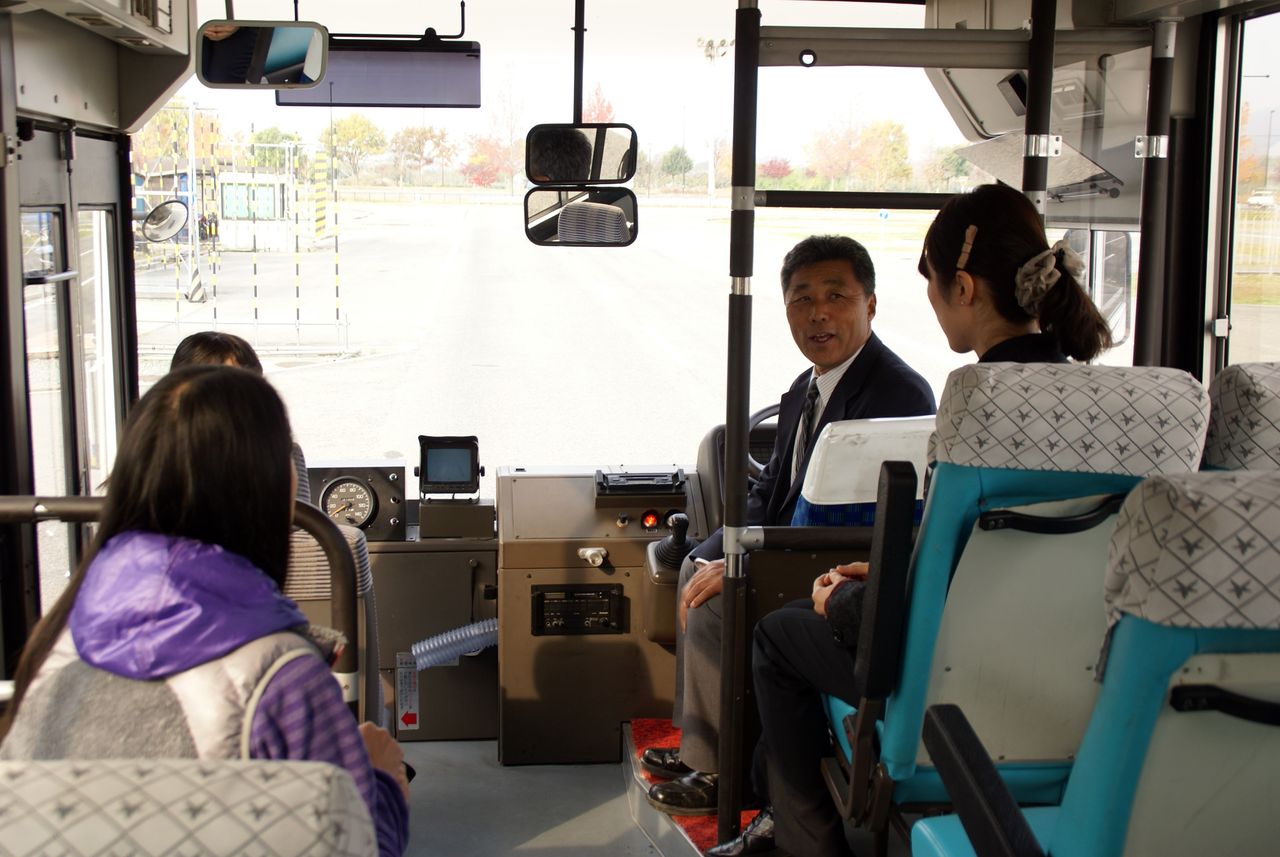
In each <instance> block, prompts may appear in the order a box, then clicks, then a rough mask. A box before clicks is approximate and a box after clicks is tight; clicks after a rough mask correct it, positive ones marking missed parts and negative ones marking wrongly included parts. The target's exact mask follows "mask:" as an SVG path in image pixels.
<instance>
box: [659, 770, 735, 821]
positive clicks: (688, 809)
mask: <svg viewBox="0 0 1280 857" xmlns="http://www.w3.org/2000/svg"><path fill="white" fill-rule="evenodd" d="M719 779H720V778H719V777H717V776H716V775H715V774H704V773H702V771H694V772H693V773H689V774H685V775H684V776H683V777H680V778H679V779H678V780H671V781H669V782H665V783H656V784H655V785H653V786H650V788H649V803H650V804H652V805H653V806H655V807H657V808H658V809H660V810H662V811H663V812H665V813H668V814H669V815H711V814H712V813H714V812H715V811H716V793H717V790H716V782H717V781H718V780H719Z"/></svg>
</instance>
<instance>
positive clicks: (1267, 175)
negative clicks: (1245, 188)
mask: <svg viewBox="0 0 1280 857" xmlns="http://www.w3.org/2000/svg"><path fill="white" fill-rule="evenodd" d="M1275 118H1276V112H1275V111H1274V110H1272V111H1271V112H1269V113H1268V114H1267V151H1266V153H1265V154H1264V155H1263V158H1262V186H1263V188H1267V187H1270V186H1271V123H1272V122H1274V121H1275Z"/></svg>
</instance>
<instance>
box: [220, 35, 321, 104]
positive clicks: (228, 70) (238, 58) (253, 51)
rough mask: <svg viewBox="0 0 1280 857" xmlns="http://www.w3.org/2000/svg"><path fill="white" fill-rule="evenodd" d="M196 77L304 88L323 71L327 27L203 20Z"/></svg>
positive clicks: (242, 85) (232, 84)
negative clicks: (204, 21)
mask: <svg viewBox="0 0 1280 857" xmlns="http://www.w3.org/2000/svg"><path fill="white" fill-rule="evenodd" d="M196 51H197V57H196V77H198V78H199V79H200V82H201V83H203V84H204V85H205V86H212V87H216V88H220V89H306V88H308V87H312V86H315V85H316V84H317V83H319V82H320V80H321V78H323V77H324V73H325V68H326V66H327V64H328V57H329V32H328V30H326V29H325V28H324V27H322V26H320V25H319V24H316V23H313V22H310V21H209V22H207V23H205V24H204V26H202V27H201V28H200V32H199V33H198V34H197V35H196Z"/></svg>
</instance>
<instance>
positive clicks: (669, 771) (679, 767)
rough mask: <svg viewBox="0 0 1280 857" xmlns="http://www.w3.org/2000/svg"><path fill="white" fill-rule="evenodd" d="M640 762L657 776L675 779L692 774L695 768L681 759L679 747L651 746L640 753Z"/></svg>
mask: <svg viewBox="0 0 1280 857" xmlns="http://www.w3.org/2000/svg"><path fill="white" fill-rule="evenodd" d="M640 764H641V765H644V769H645V770H646V771H648V772H649V773H651V774H653V775H654V776H655V777H662V778H663V779H664V780H674V779H675V778H676V777H683V776H684V775H685V774H692V773H693V768H691V767H689V766H688V765H686V764H685V763H684V762H682V761H680V748H679V747H650V748H649V749H648V750H645V751H644V752H643V753H641V754H640Z"/></svg>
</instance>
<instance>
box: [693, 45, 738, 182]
mask: <svg viewBox="0 0 1280 857" xmlns="http://www.w3.org/2000/svg"><path fill="white" fill-rule="evenodd" d="M733 42H734V40H733V39H720V40H719V41H716V40H715V39H703V38H699V39H698V47H700V48H702V55H703V56H705V57H706V58H707V62H709V63H710V64H711V67H712V69H713V70H714V68H715V64H716V60H718V59H722V58H724V57H725V56H726V55H727V54H728V53H729V49H730V48H732V47H733ZM711 80H712V83H713V84H714V82H715V74H714V72H713V74H712V75H711ZM712 103H715V102H714V93H713V100H712ZM715 116H716V114H715V112H713V114H712V122H711V129H710V130H709V131H708V132H707V196H708V197H714V196H715V195H716V129H715Z"/></svg>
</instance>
